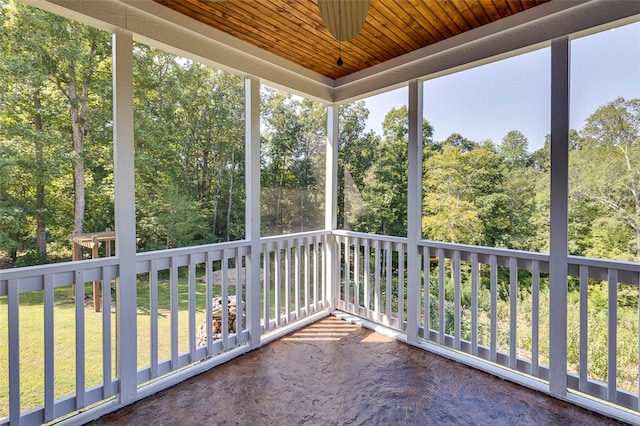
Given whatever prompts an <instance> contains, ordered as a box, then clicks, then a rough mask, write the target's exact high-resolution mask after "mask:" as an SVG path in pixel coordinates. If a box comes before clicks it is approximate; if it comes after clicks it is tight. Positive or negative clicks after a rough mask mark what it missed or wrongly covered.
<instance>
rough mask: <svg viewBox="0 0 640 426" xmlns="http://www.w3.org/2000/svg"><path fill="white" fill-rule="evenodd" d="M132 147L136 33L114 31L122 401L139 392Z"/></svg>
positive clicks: (114, 170)
mask: <svg viewBox="0 0 640 426" xmlns="http://www.w3.org/2000/svg"><path fill="white" fill-rule="evenodd" d="M133 155H134V147H133V37H132V35H131V33H128V32H124V31H116V32H115V33H114V34H113V178H114V187H115V225H116V255H117V256H118V258H119V260H120V277H119V279H118V280H117V293H116V298H117V299H116V300H117V302H116V303H117V306H118V309H117V313H116V315H117V317H116V327H117V336H118V337H117V342H116V345H117V353H116V356H117V366H118V377H119V379H120V402H121V403H122V404H126V403H129V402H132V401H134V400H135V399H136V394H137V385H138V383H137V374H136V372H137V336H136V330H137V327H136V320H137V319H136V309H137V303H136V295H137V291H136V290H137V288H136V208H135V185H134V160H133Z"/></svg>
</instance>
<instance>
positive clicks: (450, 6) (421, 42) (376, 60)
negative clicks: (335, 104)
mask: <svg viewBox="0 0 640 426" xmlns="http://www.w3.org/2000/svg"><path fill="white" fill-rule="evenodd" d="M154 1H155V2H156V3H158V4H161V5H164V6H166V7H169V8H171V9H173V10H174V11H176V12H177V13H181V14H183V15H186V16H189V17H191V18H193V19H196V20H198V21H200V22H202V23H203V24H204V25H208V26H211V27H213V28H216V29H217V30H219V31H221V32H224V33H227V34H229V35H230V36H231V37H235V38H237V39H238V40H242V41H244V42H247V43H249V44H251V45H253V46H256V47H257V48H259V49H262V50H264V51H266V52H269V53H271V54H273V55H276V56H279V57H281V58H285V59H288V60H290V61H292V62H293V63H295V64H297V65H299V66H302V67H304V68H307V69H309V70H312V71H315V72H318V73H320V74H322V75H324V76H327V77H329V78H333V79H335V78H339V77H342V76H345V75H348V74H351V73H353V72H356V71H360V70H363V69H365V68H368V67H370V66H373V65H377V64H380V63H383V62H386V61H388V60H391V59H394V58H397V57H398V56H401V55H404V54H406V53H409V52H411V51H414V50H416V49H420V48H423V47H425V46H429V45H431V44H434V43H437V42H439V41H442V40H445V39H447V38H449V37H452V36H454V35H457V34H460V33H462V32H464V31H467V30H469V29H472V28H477V27H479V26H482V25H486V24H488V23H490V22H493V21H496V20H498V19H501V18H502V17H505V16H510V15H512V14H514V13H519V12H520V11H522V10H526V9H529V8H531V7H534V6H536V5H538V4H542V3H545V2H546V1H548V0H371V5H370V8H369V14H368V15H367V18H366V20H365V23H364V25H363V28H362V30H361V31H360V33H359V34H358V35H357V36H356V37H355V38H354V39H353V40H350V41H348V42H342V43H338V41H337V40H335V38H334V37H333V36H332V35H331V34H330V33H329V31H328V30H327V29H326V27H325V25H324V23H323V21H322V17H321V16H320V10H319V8H318V4H317V0H227V1H224V2H211V1H207V0H154ZM339 55H340V56H341V57H342V59H343V61H344V64H343V66H342V67H340V66H338V65H337V64H336V61H337V58H338V56H339Z"/></svg>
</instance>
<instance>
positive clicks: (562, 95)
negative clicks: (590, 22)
mask: <svg viewBox="0 0 640 426" xmlns="http://www.w3.org/2000/svg"><path fill="white" fill-rule="evenodd" d="M569 48H570V44H569V38H568V37H562V38H558V39H555V40H553V41H552V42H551V212H550V235H549V238H550V241H549V243H550V246H549V254H550V261H549V289H550V294H549V328H550V329H549V340H550V341H549V390H550V392H551V393H552V394H555V395H560V396H564V395H566V393H567V264H568V258H567V256H568V252H569V248H568V242H567V239H568V217H569V213H568V210H569V59H570V57H569V54H570V52H569Z"/></svg>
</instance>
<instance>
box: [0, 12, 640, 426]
mask: <svg viewBox="0 0 640 426" xmlns="http://www.w3.org/2000/svg"><path fill="white" fill-rule="evenodd" d="M27 3H30V4H31V3H33V5H34V6H36V7H42V8H45V9H47V10H49V11H51V12H53V13H57V14H60V15H63V16H66V17H70V18H72V19H76V20H79V21H81V22H86V23H88V24H90V25H94V26H98V27H100V28H102V29H106V30H108V31H109V32H110V33H112V61H113V165H114V167H113V169H114V171H113V178H114V182H115V183H114V188H115V196H114V200H115V202H114V205H115V223H116V227H115V234H116V247H115V253H116V256H112V257H109V258H103V259H93V260H85V261H76V262H65V263H59V264H48V265H40V266H32V267H25V268H16V269H13V270H2V271H1V272H0V298H3V299H4V300H6V306H7V310H6V312H7V314H6V318H0V321H1V322H5V323H6V358H7V360H8V372H7V379H8V380H7V383H8V386H6V390H7V392H8V394H7V395H4V396H3V398H4V399H6V401H7V403H6V406H7V412H6V413H0V425H9V424H11V425H14V424H15V425H18V424H41V423H48V422H62V423H65V424H76V423H85V422H89V421H91V420H95V419H97V418H99V417H100V416H103V415H106V414H108V413H111V412H113V411H116V410H118V409H120V408H123V407H125V406H128V405H130V404H133V403H134V402H136V401H139V400H141V399H143V398H145V397H148V396H151V395H154V394H156V393H158V392H160V391H162V390H165V389H167V388H169V387H171V386H173V385H175V384H177V383H180V382H183V381H185V380H188V379H189V378H191V377H194V376H197V375H199V374H201V373H204V372H207V371H208V370H211V369H214V371H215V369H216V368H218V367H219V366H220V365H221V364H223V363H226V362H227V361H230V360H232V359H234V358H236V357H239V356H241V355H244V354H247V353H248V352H251V351H254V350H257V349H259V348H262V347H264V346H265V345H267V344H269V343H271V342H275V341H276V340H278V339H280V338H282V337H283V336H289V335H290V333H292V332H295V331H296V330H299V329H301V328H302V327H305V326H308V325H311V324H314V323H316V322H318V321H328V320H327V319H325V318H327V317H329V316H330V315H332V314H333V315H335V316H338V317H340V316H343V317H346V318H348V319H349V320H350V321H352V322H358V323H361V324H362V325H364V326H365V327H367V328H371V329H373V330H375V331H379V332H380V333H381V334H385V335H387V336H392V337H393V338H394V339H396V340H398V341H401V342H404V343H406V344H408V345H411V346H412V347H413V348H411V350H414V349H415V348H417V349H419V350H425V351H427V352H430V353H432V354H435V355H438V356H441V357H443V358H448V359H451V360H453V361H457V362H460V363H462V364H467V365H469V366H471V367H474V368H476V369H478V370H481V371H484V372H487V373H490V374H492V375H495V376H497V377H500V378H504V379H507V380H508V381H510V382H513V383H516V384H518V385H522V386H524V387H527V388H530V389H533V390H535V391H538V392H541V393H543V394H547V395H550V396H552V397H554V398H557V399H558V400H561V401H563V402H568V403H571V404H574V405H577V406H579V407H582V408H585V409H587V410H590V411H593V412H595V413H598V414H601V415H604V416H607V417H610V418H612V419H616V420H620V421H624V422H628V423H631V424H638V423H640V381H639V380H638V376H639V374H640V370H639V369H638V364H640V353H636V354H635V355H632V357H633V356H635V359H634V361H635V362H636V364H635V367H634V368H631V369H629V368H628V367H627V366H626V365H627V364H624V365H625V366H624V367H621V366H622V365H623V364H622V361H621V360H622V359H623V358H625V357H628V354H625V353H622V351H621V346H620V341H619V340H620V339H619V338H618V337H619V336H622V329H623V327H630V328H631V329H633V330H636V331H635V335H634V336H633V337H632V340H633V344H634V345H635V348H636V349H637V348H640V327H639V324H640V310H639V311H638V315H637V316H636V318H635V323H634V324H631V325H627V324H621V322H620V321H619V316H618V310H619V302H618V299H619V293H625V294H627V293H629V291H631V292H633V291H636V292H637V288H638V285H640V264H639V263H637V262H623V261H613V260H605V259H595V258H586V257H578V256H571V255H569V254H568V253H569V250H568V232H569V230H568V219H567V217H568V210H569V207H568V204H569V192H568V180H569V179H568V168H569V130H570V125H569V122H570V119H569V118H570V111H569V103H570V91H569V88H570V58H571V54H570V46H571V44H570V41H571V37H572V36H573V35H574V34H577V33H580V32H588V31H594V28H596V27H600V26H603V25H604V26H607V25H608V26H615V25H621V23H628V22H635V21H637V20H638V17H639V16H640V3H638V2H634V1H631V2H625V1H611V2H608V1H591V2H573V3H572V2H568V3H565V4H558V3H562V2H553V1H552V2H549V4H550V5H546V4H545V5H541V6H537V7H538V8H540V9H541V10H542V12H538V11H537V10H540V9H536V8H533V9H534V10H536V12H535V13H540V14H539V15H536V14H533V13H530V14H529V15H527V16H529V19H525V18H520V17H515V18H514V19H512V20H511V21H506V22H507V23H504V22H503V23H500V22H498V23H497V24H496V25H493V26H492V27H491V28H492V30H491V32H489V30H487V31H485V30H484V29H482V28H480V29H479V30H478V31H477V32H475V33H474V32H471V33H465V34H466V35H465V34H462V35H461V36H460V37H461V38H459V39H455V38H454V39H450V40H454V41H455V40H460V41H459V44H458V42H457V41H455V43H454V41H449V42H446V41H445V42H443V43H444V44H440V45H437V44H436V45H434V46H436V47H427V48H425V49H427V50H423V51H419V52H418V53H415V52H414V53H411V54H408V55H409V56H408V57H404V59H402V60H397V59H395V60H393V61H395V62H392V63H391V64H387V65H388V66H387V65H384V64H382V65H380V66H379V67H378V68H371V69H369V70H364V71H359V72H357V73H354V74H352V75H348V76H344V77H341V78H338V79H336V80H331V79H328V78H326V77H324V76H320V75H316V74H312V73H310V72H307V71H302V70H300V69H299V68H298V66H297V65H295V66H294V65H292V64H288V63H287V62H283V61H282V60H272V61H269V60H268V58H270V57H268V56H265V55H264V54H258V53H256V52H255V50H253V49H252V48H250V49H245V50H246V51H243V52H240V51H239V50H240V47H242V46H240V47H238V45H237V44H236V42H235V41H233V40H229V39H228V38H226V37H225V36H222V37H221V36H220V34H217V33H215V31H213V32H212V31H210V30H209V29H205V28H204V27H203V26H201V25H200V24H194V23H193V22H191V21H186V20H184V17H178V16H177V15H173V14H171V13H169V12H168V11H166V10H165V9H164V8H162V6H160V5H158V4H157V3H159V2H152V1H148V2H136V1H129V0H112V1H101V2H91V1H86V2H85V1H78V2H66V1H46V2H37V1H29V2H27ZM554 3H555V4H554ZM172 13H173V12H172ZM505 19H506V18H505ZM509 22H511V23H512V25H513V26H510V25H508V23H509ZM503 24H504V25H503ZM216 37H218V38H216ZM134 41H144V42H147V43H149V44H150V45H151V46H155V47H161V48H163V49H166V50H167V51H170V52H179V53H182V54H184V55H185V57H188V58H192V59H194V60H200V61H202V62H203V63H205V64H210V65H216V66H220V67H223V68H225V69H230V70H232V71H233V72H235V73H237V74H238V75H241V76H242V77H243V78H244V130H245V131H244V156H245V158H244V164H245V182H244V187H245V192H246V196H245V223H244V230H245V238H244V239H242V240H239V241H232V242H225V243H216V244H206V245H199V246H193V247H182V248H175V249H169V250H158V251H150V252H137V241H136V208H135V206H136V196H135V173H134V170H135V167H136V164H135V161H134V158H135V155H134V137H135V131H134V112H135V108H134V91H135V89H134V72H133V60H134V59H133V51H134ZM225 43H226V44H225ZM447 43H450V44H447ZM540 44H543V45H545V46H547V47H548V48H549V50H550V58H551V60H550V62H551V70H550V81H551V87H550V88H549V92H550V112H551V113H550V147H551V153H550V164H551V172H550V173H551V181H550V220H549V252H548V253H539V252H529V251H521V250H509V249H500V248H494V247H485V246H479V245H467V244H455V243H447V242H441V241H433V240H428V239H424V238H422V235H423V234H422V220H423V208H422V188H423V172H424V171H423V161H422V160H423V158H422V153H423V143H424V141H423V139H422V135H423V129H422V123H423V118H424V113H423V112H424V111H423V100H424V99H425V96H426V97H427V98H428V94H425V93H424V90H425V89H424V84H423V82H424V80H425V79H426V78H433V77H434V76H437V75H441V74H444V73H448V72H452V71H453V70H457V69H460V68H465V67H470V66H472V64H478V63H479V62H488V61H490V60H492V58H493V59H495V57H496V56H501V55H511V54H513V52H516V51H517V52H520V51H522V50H531V49H533V48H534V46H539V45H540ZM244 47H245V48H246V46H244ZM265 57H266V58H267V59H265ZM271 59H273V58H271ZM263 85H269V86H270V87H278V88H283V89H285V90H289V91H291V92H292V93H295V94H299V95H301V96H303V97H305V96H306V97H308V98H310V99H313V100H317V101H319V102H322V103H324V104H326V150H325V152H324V153H323V155H324V197H325V198H324V202H323V207H324V209H323V210H324V211H323V212H322V214H323V216H324V217H323V218H321V220H320V222H323V223H324V224H323V226H322V229H319V230H314V231H308V232H299V233H290V234H284V235H273V236H265V235H264V234H263V233H262V231H261V224H262V223H263V221H264V217H263V216H262V212H261V208H260V206H261V200H260V197H261V180H260V170H261V157H260V153H261V147H260V138H261V115H260V114H261V111H260V108H261V107H260V90H261V87H263ZM399 85H402V86H404V87H406V88H407V101H406V105H407V111H408V143H407V164H403V165H402V166H403V167H404V170H405V171H406V175H407V199H406V200H405V201H406V211H407V215H406V216H407V220H406V223H407V226H406V233H405V235H406V237H398V236H388V235H378V234H369V233H363V232H354V231H350V230H343V229H339V227H338V224H337V216H338V214H337V212H338V186H339V183H338V150H339V148H338V146H339V139H340V122H339V121H340V120H339V108H340V105H341V104H345V103H347V102H350V101H351V100H354V99H359V98H361V97H363V96H365V95H367V94H372V93H379V92H381V91H383V90H387V89H389V88H392V87H397V86H399ZM592 281H598V282H602V283H603V285H604V286H605V287H606V292H607V298H606V302H604V304H605V309H603V310H602V313H603V314H602V316H601V317H600V320H601V321H602V323H600V324H599V325H600V327H597V328H594V327H592V324H590V323H589V321H588V318H589V312H590V310H592V309H593V304H594V302H593V300H592V299H590V297H589V283H590V282H592ZM96 283H100V284H101V285H100V286H96V285H95V284H96ZM569 284H571V285H572V286H574V287H575V288H577V293H576V294H579V301H577V306H579V309H578V310H579V312H568V308H567V306H568V287H569ZM98 288H99V289H100V291H101V294H100V298H99V300H100V303H101V309H99V311H100V312H99V313H95V314H89V313H88V311H87V310H86V307H85V298H86V297H87V296H88V295H89V294H90V293H91V292H92V291H95V290H92V289H98ZM71 289H73V290H71ZM62 291H67V292H68V291H72V292H73V293H72V295H73V300H74V301H73V307H74V308H73V309H74V318H73V321H72V323H71V324H66V323H61V322H60V320H59V318H58V316H57V314H56V312H57V304H58V303H59V301H60V297H61V296H60V295H61V292H62ZM523 292H526V293H527V294H528V296H527V298H523V297H521V294H523ZM93 296H95V295H93ZM96 300H97V299H96ZM26 303H31V304H34V305H37V306H41V308H42V309H41V311H40V312H41V318H40V317H39V318H38V319H37V321H38V322H39V324H40V325H39V326H40V327H42V333H41V339H42V341H41V342H38V344H37V345H36V346H38V347H40V348H41V350H42V354H41V356H42V359H43V361H44V362H43V365H42V366H38V367H37V368H39V369H40V370H41V373H42V374H41V375H42V380H41V381H40V382H39V383H38V384H37V387H38V400H37V403H36V406H30V405H28V404H25V401H24V400H23V396H22V391H23V390H24V389H25V388H26V386H27V385H26V382H27V381H26V376H27V375H28V374H29V370H30V369H31V368H34V369H35V367H31V366H29V365H25V363H24V362H23V361H22V360H23V359H24V356H25V355H24V354H25V348H31V347H32V346H30V342H25V341H24V338H23V334H22V333H21V331H22V330H23V329H24V327H26V326H29V327H32V326H34V325H33V324H32V321H30V320H31V319H30V318H26V317H25V314H24V312H25V311H24V308H23V306H24V305H25V304H26ZM232 305H233V306H232ZM141 312H142V313H143V315H142V314H141ZM573 316H577V317H579V332H578V333H577V336H578V342H575V341H570V339H573V338H574V337H573V336H574V334H570V333H569V331H570V330H569V320H568V317H573ZM505 318H506V320H505ZM321 324H322V323H321ZM602 324H604V329H605V330H606V335H607V339H606V342H607V343H606V345H604V346H603V347H598V349H597V350H596V349H594V346H593V343H592V342H594V341H596V340H598V339H596V337H597V336H596V333H602V329H603V327H602ZM67 328H71V329H72V330H73V332H72V334H73V339H72V340H71V341H62V340H61V339H60V337H59V333H60V330H61V329H67ZM293 336H295V334H294V335H293ZM625 336H626V334H625ZM598 337H599V336H598ZM288 339H289V340H288V342H294V343H295V338H293V337H291V336H289V337H288ZM3 340H4V337H3ZM61 345H64V346H67V347H70V348H71V349H70V350H71V351H72V352H73V358H74V359H73V360H68V361H69V362H67V360H65V359H60V357H59V356H58V351H59V348H60V346H61ZM523 347H527V348H530V349H526V350H524V349H523ZM638 350H640V349H638ZM569 351H572V353H568V352H569ZM262 356H265V355H262ZM570 360H571V361H570ZM576 360H577V361H576ZM291 362H299V361H298V360H291ZM594 362H598V363H605V364H606V374H604V375H599V376H596V375H594V374H593V372H592V371H591V364H593V363H594ZM89 364H99V366H100V368H99V373H98V374H95V372H94V369H89V368H88V365H89ZM361 367H362V368H366V366H361ZM40 370H39V371H40ZM630 370H631V371H630ZM346 374H357V372H351V371H349V372H346ZM62 380H66V381H70V382H71V383H72V384H71V387H72V388H73V389H74V390H73V392H71V393H64V392H61V391H60V389H59V385H58V384H59V382H60V381H62ZM509 386H511V384H509ZM249 403H250V402H249ZM2 416H6V417H4V418H2Z"/></svg>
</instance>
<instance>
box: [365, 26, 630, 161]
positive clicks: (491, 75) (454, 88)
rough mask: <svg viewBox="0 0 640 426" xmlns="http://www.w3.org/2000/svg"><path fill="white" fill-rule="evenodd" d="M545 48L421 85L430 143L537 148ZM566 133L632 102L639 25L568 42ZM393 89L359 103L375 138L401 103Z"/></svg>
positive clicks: (546, 125)
mask: <svg viewBox="0 0 640 426" xmlns="http://www.w3.org/2000/svg"><path fill="white" fill-rule="evenodd" d="M550 55H551V53H550V49H549V48H544V49H540V50H536V51H534V52H530V53H526V54H523V55H519V56H517V57H513V58H509V59H505V60H502V61H499V62H494V63H491V64H487V65H484V66H480V67H477V68H473V69H470V70H466V71H461V72H458V73H455V74H450V75H447V76H444V77H440V78H437V79H434V80H429V81H427V82H425V87H424V114H425V118H426V119H427V120H429V122H430V123H431V125H432V126H433V127H434V139H435V140H436V141H441V140H444V139H446V138H447V137H448V136H449V135H450V134H451V133H460V134H461V135H462V136H464V137H466V138H468V139H471V140H473V141H476V142H480V141H483V140H487V139H491V140H492V141H493V142H494V143H496V144H500V142H501V141H502V138H503V137H504V136H505V135H506V134H507V133H508V132H509V131H510V130H519V131H520V132H522V133H523V134H524V135H525V136H526V137H527V139H528V140H529V151H531V152H533V151H535V150H537V149H539V148H541V147H542V145H543V144H544V140H545V135H546V134H548V133H549V129H550V107H549V104H550V85H551V83H550V69H551V62H550ZM570 93H571V107H570V108H571V127H572V128H575V129H577V130H580V129H582V127H583V125H584V121H585V120H586V119H587V118H588V117H589V116H590V115H591V114H592V113H593V112H595V110H596V109H597V108H598V107H600V106H603V105H605V104H606V103H608V102H610V101H612V100H614V99H616V98H617V97H619V96H622V97H624V98H625V99H633V98H640V22H636V23H633V24H629V25H626V26H623V27H619V28H616V29H613V30H607V31H603V32H600V33H597V34H593V35H590V36H586V37H582V38H579V39H575V40H573V41H572V43H571V92H570ZM406 99H407V89H406V88H401V89H398V90H394V91H392V92H387V93H383V94H380V95H377V96H374V97H371V98H367V99H365V102H366V106H367V108H368V109H369V111H370V114H369V121H368V123H367V125H368V128H370V129H372V130H374V131H375V132H376V133H379V134H382V130H381V129H382V121H383V120H384V116H385V115H386V113H387V112H388V111H389V110H390V109H391V108H393V107H396V108H397V107H400V106H402V105H404V104H406Z"/></svg>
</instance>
